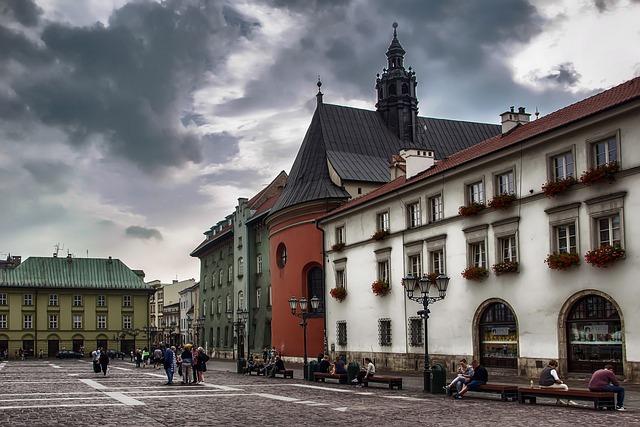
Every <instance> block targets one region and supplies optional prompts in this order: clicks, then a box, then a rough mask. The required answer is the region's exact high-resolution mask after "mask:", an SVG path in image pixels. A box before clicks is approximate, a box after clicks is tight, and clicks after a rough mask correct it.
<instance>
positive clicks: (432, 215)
mask: <svg viewBox="0 0 640 427" xmlns="http://www.w3.org/2000/svg"><path fill="white" fill-rule="evenodd" d="M443 217H444V215H443V211H442V194H438V195H437V196H433V197H429V221H430V222H436V221H440V220H441V219H442V218H443Z"/></svg>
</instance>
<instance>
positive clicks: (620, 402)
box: [589, 365, 625, 411]
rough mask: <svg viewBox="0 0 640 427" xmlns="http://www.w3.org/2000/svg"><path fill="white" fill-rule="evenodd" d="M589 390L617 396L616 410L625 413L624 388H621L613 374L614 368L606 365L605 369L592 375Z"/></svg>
mask: <svg viewBox="0 0 640 427" xmlns="http://www.w3.org/2000/svg"><path fill="white" fill-rule="evenodd" d="M589 390H591V391H612V392H614V393H616V394H617V399H616V400H617V402H616V409H617V410H618V411H624V410H625V409H624V388H622V387H620V383H619V382H618V379H617V378H616V376H615V374H614V373H613V366H611V365H604V369H598V370H597V371H595V372H594V373H593V375H591V380H590V381H589Z"/></svg>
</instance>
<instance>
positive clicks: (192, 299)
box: [178, 282, 200, 345]
mask: <svg viewBox="0 0 640 427" xmlns="http://www.w3.org/2000/svg"><path fill="white" fill-rule="evenodd" d="M199 293H200V282H197V283H196V284H195V285H193V286H190V287H188V288H185V289H183V290H181V291H180V292H179V293H178V294H179V296H180V335H181V336H182V341H181V343H182V344H185V343H195V344H198V342H197V341H196V338H197V333H196V323H197V319H198V312H199V310H198V309H197V307H198V301H199V300H200V298H199ZM198 345H199V344H198Z"/></svg>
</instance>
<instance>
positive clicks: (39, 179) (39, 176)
mask: <svg viewBox="0 0 640 427" xmlns="http://www.w3.org/2000/svg"><path fill="white" fill-rule="evenodd" d="M23 167H24V168H25V169H26V170H27V171H28V172H29V174H31V176H32V178H33V180H34V181H35V182H36V183H37V184H38V185H40V186H43V187H46V188H48V189H49V190H50V191H51V192H54V193H60V192H64V191H65V190H66V189H67V187H68V179H69V177H70V176H71V174H72V168H71V167H70V166H69V165H67V164H65V163H63V162H60V161H50V160H29V161H26V162H25V163H24V164H23Z"/></svg>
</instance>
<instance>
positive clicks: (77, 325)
mask: <svg viewBox="0 0 640 427" xmlns="http://www.w3.org/2000/svg"><path fill="white" fill-rule="evenodd" d="M73 329H82V315H80V314H74V315H73Z"/></svg>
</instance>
